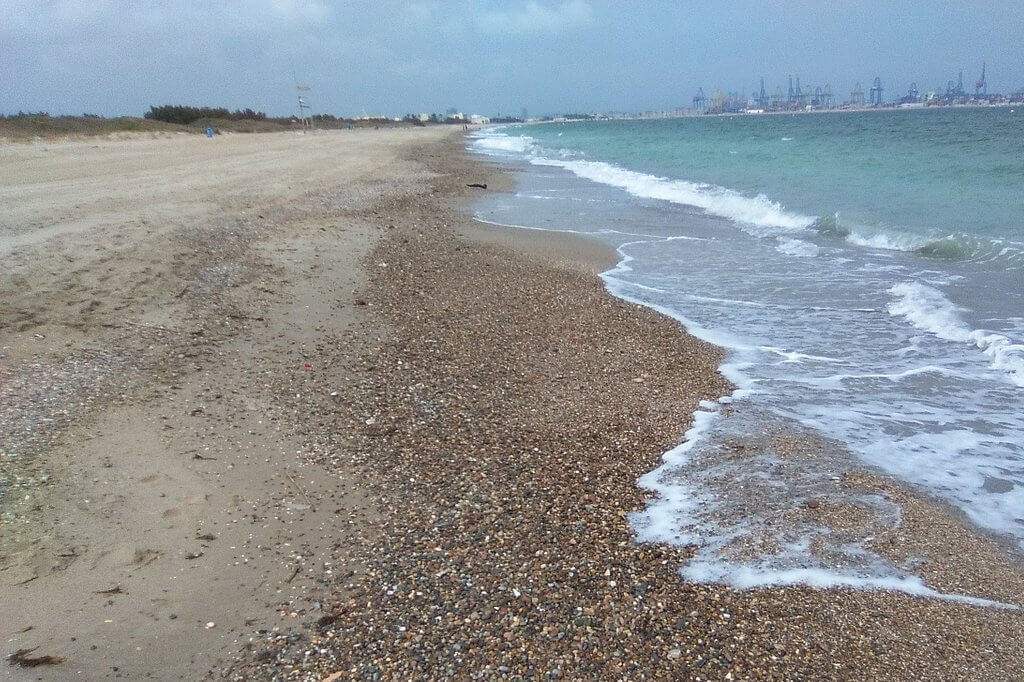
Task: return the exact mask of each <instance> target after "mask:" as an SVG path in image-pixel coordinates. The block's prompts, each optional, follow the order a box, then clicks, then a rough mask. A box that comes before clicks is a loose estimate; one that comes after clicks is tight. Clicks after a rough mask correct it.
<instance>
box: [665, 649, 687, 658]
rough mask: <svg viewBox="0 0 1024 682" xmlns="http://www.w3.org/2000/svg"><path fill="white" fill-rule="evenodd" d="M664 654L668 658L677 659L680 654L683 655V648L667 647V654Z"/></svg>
mask: <svg viewBox="0 0 1024 682" xmlns="http://www.w3.org/2000/svg"><path fill="white" fill-rule="evenodd" d="M666 655H667V656H668V657H669V658H670V659H672V660H675V659H677V658H679V657H680V656H682V655H683V650H682V649H669V650H668V654H666Z"/></svg>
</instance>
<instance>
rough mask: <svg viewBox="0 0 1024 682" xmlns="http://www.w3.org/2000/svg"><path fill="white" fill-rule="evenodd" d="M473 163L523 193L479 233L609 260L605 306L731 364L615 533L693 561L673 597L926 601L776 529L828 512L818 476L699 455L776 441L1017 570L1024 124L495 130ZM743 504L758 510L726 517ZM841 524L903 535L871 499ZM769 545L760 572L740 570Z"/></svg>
mask: <svg viewBox="0 0 1024 682" xmlns="http://www.w3.org/2000/svg"><path fill="white" fill-rule="evenodd" d="M470 148H471V149H472V150H474V151H476V152H479V153H482V154H486V155H488V156H489V157H490V158H491V159H493V160H496V161H498V162H500V163H505V164H512V165H515V166H517V167H518V170H520V171H522V172H520V173H518V174H517V178H518V180H519V184H518V189H517V191H516V192H515V193H514V194H513V195H510V194H495V195H491V196H489V197H487V198H485V199H482V200H481V201H480V202H479V204H478V205H477V207H476V215H477V218H478V219H480V220H482V221H486V222H492V223H497V224H504V225H510V226H518V227H526V228H532V229H548V230H565V231H572V232H580V233H585V234H590V235H591V236H593V237H595V238H598V239H601V240H603V241H605V242H606V243H608V244H610V245H611V246H613V247H614V248H616V249H618V252H619V254H620V257H621V260H620V262H619V264H618V265H617V266H616V267H615V268H613V269H612V270H610V271H608V272H606V273H604V274H603V278H604V280H605V282H606V284H607V287H608V289H609V290H610V291H611V292H612V293H613V294H615V295H617V296H619V297H621V298H624V299H626V300H628V301H632V302H638V303H642V304H644V305H648V306H651V307H653V308H655V309H657V310H659V311H661V312H663V313H665V314H667V315H669V316H671V317H673V318H675V319H677V320H679V321H680V322H681V323H682V324H683V325H685V326H686V328H687V329H688V330H689V331H690V332H691V333H692V334H695V335H696V336H698V337H700V338H703V339H705V340H707V341H710V342H712V343H714V344H717V345H719V346H721V347H723V348H724V349H725V351H726V353H727V359H726V361H725V364H724V365H723V366H722V368H721V369H722V372H723V373H724V374H725V376H726V377H727V378H729V379H730V380H731V381H732V382H733V383H734V384H735V385H736V386H737V391H736V393H735V394H733V395H731V396H723V397H722V398H721V399H720V400H717V401H706V402H705V403H703V404H702V406H701V409H700V411H699V412H698V413H697V415H696V419H695V426H694V427H693V429H691V431H690V433H688V434H687V439H686V441H685V442H684V443H683V444H681V445H680V447H678V448H676V449H675V450H673V451H670V452H669V453H666V455H665V464H664V466H662V467H661V468H659V469H658V470H656V471H653V472H651V473H650V474H648V475H647V476H645V477H644V478H642V479H641V481H640V484H641V485H642V486H644V487H647V488H650V489H651V490H653V491H654V492H656V493H657V497H656V499H655V500H654V501H652V503H651V504H650V505H649V507H648V508H647V509H646V510H645V511H643V512H642V513H638V514H635V515H634V517H633V523H634V528H635V531H636V533H637V536H638V538H639V539H640V540H645V541H660V542H670V543H679V544H691V545H695V546H697V547H699V548H700V550H699V551H698V553H697V556H696V558H695V559H694V560H693V561H692V562H690V564H689V565H688V566H687V567H684V568H683V573H684V575H687V576H688V577H689V578H691V579H694V580H710V581H716V582H727V583H731V584H734V585H737V586H751V585H759V584H762V585H763V584H786V583H795V582H803V583H811V584H820V585H848V586H855V587H856V586H865V587H870V586H876V587H884V588H896V589H905V590H908V591H911V592H918V593H929V590H928V588H926V587H924V585H923V584H922V583H921V581H920V580H919V579H918V578H916V577H915V576H914V575H913V572H912V570H909V569H908V568H907V567H897V566H892V565H889V563H888V562H886V561H885V560H883V559H881V558H880V557H878V556H875V555H874V554H873V553H871V552H870V551H869V550H868V549H867V547H866V545H865V544H864V543H863V542H859V541H858V540H857V539H856V538H849V537H838V536H836V535H835V534H834V533H832V532H831V531H830V530H829V529H826V528H812V527H807V526H804V527H802V528H800V529H798V530H797V531H794V530H793V529H789V530H787V531H785V532H782V531H775V530H773V529H774V528H775V527H776V525H775V524H774V523H773V517H778V516H780V515H783V516H784V515H785V514H786V512H787V510H788V509H794V508H797V507H798V506H799V505H800V504H801V503H806V502H807V500H808V499H809V498H810V497H811V496H815V495H819V494H822V493H823V492H825V493H828V492H831V494H832V495H833V497H834V496H836V495H840V496H841V495H842V494H843V493H842V490H841V488H840V487H839V486H838V485H837V484H836V480H837V477H836V476H835V475H834V474H835V472H834V471H832V470H830V469H829V467H827V466H822V467H819V468H818V469H815V468H814V467H804V468H802V469H800V470H799V471H794V470H793V469H792V467H789V469H787V466H786V462H785V461H783V460H784V458H782V457H781V455H780V453H778V452H775V451H773V450H772V448H771V447H769V446H765V447H764V448H763V449H762V450H763V451H759V452H757V453H756V454H755V455H754V456H753V457H748V458H744V459H742V460H740V463H738V464H736V465H733V466H732V467H731V468H730V465H729V464H728V459H725V460H723V459H722V458H721V457H718V458H716V457H713V456H711V455H712V454H713V452H714V451H715V450H716V448H717V449H719V450H720V449H721V447H722V443H723V442H726V441H729V439H734V438H735V437H748V438H749V439H751V441H752V442H758V437H759V436H763V434H764V433H765V432H766V431H767V430H768V429H769V428H770V424H772V423H775V422H778V421H779V420H782V421H785V422H787V423H790V424H798V425H800V428H802V429H808V430H811V431H813V432H814V433H816V434H818V435H820V436H822V437H824V438H827V439H831V440H832V441H837V442H838V443H839V444H841V445H842V446H845V447H844V449H845V450H848V451H849V452H852V453H854V455H855V456H856V457H857V458H859V461H860V463H862V464H864V465H867V466H868V467H871V468H877V469H879V470H881V471H882V472H885V473H886V474H889V475H891V476H894V477H896V478H898V479H901V480H903V481H905V482H907V483H909V484H911V485H913V486H915V487H917V488H918V489H920V490H923V491H925V492H927V493H928V494H930V495H932V496H934V497H937V498H939V499H941V500H943V501H945V502H948V503H950V504H952V505H954V506H955V507H957V508H959V509H960V510H962V512H963V513H964V514H965V515H966V517H967V518H968V519H969V520H970V521H972V522H973V523H975V524H977V525H978V526H980V527H981V528H984V529H986V530H988V531H991V532H993V533H996V534H998V535H1000V536H1002V537H1004V538H1007V539H1008V540H1009V541H1010V542H1011V543H1012V544H1015V545H1017V546H1018V547H1020V548H1022V549H1024V111H1020V112H1018V111H1015V110H1011V109H1010V108H1002V107H1000V108H987V109H967V108H955V109H954V108H949V109H936V110H914V111H888V112H857V113H855V112H849V113H836V114H802V115H762V116H735V117H693V118H684V119H673V120H648V121H592V122H573V123H566V124H557V123H552V124H545V125H528V126H506V127H501V128H493V129H489V130H485V131H483V132H481V133H479V134H478V135H477V136H476V137H475V138H474V139H472V140H471V142H470ZM729 403H732V404H731V405H729V409H728V412H729V414H730V415H732V416H731V417H730V418H728V419H725V418H723V413H724V406H725V405H727V404H729ZM760 442H764V438H761V439H760ZM737 486H740V487H744V486H746V489H747V490H748V492H749V491H755V492H757V495H758V496H759V498H761V499H762V500H771V504H768V502H762V503H761V507H762V508H748V509H747V510H746V512H745V513H744V514H743V515H741V516H737V515H736V514H735V513H730V511H729V510H730V508H731V505H732V504H733V502H734V500H731V499H730V497H731V496H733V495H734V491H735V490H736V489H737ZM830 486H831V488H832V490H831V491H829V488H830ZM850 502H851V503H855V504H857V505H859V506H860V507H862V508H867V509H870V510H872V513H873V514H875V516H876V520H877V524H876V525H879V526H880V527H889V528H890V529H891V528H892V527H894V526H898V524H899V508H898V507H895V505H893V504H892V503H890V502H888V501H887V500H886V499H884V498H882V497H881V496H863V495H862V496H861V497H860V498H859V499H856V500H850ZM769 507H771V508H769ZM766 532H767V533H775V534H776V537H773V538H772V542H771V543H770V544H771V545H772V547H773V548H774V549H773V551H771V552H766V553H764V555H761V556H757V555H756V553H755V554H754V555H752V554H751V552H749V551H747V550H744V551H740V550H738V549H735V548H737V547H748V548H749V545H750V542H749V541H745V538H750V537H753V536H754V535H755V534H759V535H762V536H763V534H764V533H766ZM762 539H763V538H762ZM823 539H825V540H828V541H829V542H831V550H830V551H829V552H826V553H825V554H826V555H827V556H826V557H825V558H823V557H822V552H821V551H818V552H817V553H814V552H811V551H810V547H811V546H812V545H814V546H816V547H818V548H819V550H820V547H821V546H822V542H821V541H822V540H823ZM759 541H760V540H759Z"/></svg>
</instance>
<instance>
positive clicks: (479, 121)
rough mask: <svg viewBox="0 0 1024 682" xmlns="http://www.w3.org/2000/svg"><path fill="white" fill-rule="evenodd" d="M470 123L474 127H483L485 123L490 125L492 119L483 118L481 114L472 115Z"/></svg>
mask: <svg viewBox="0 0 1024 682" xmlns="http://www.w3.org/2000/svg"><path fill="white" fill-rule="evenodd" d="M469 122H470V123H472V124H473V125H483V124H484V123H490V122H491V119H490V118H488V117H487V116H481V115H480V114H470V115H469Z"/></svg>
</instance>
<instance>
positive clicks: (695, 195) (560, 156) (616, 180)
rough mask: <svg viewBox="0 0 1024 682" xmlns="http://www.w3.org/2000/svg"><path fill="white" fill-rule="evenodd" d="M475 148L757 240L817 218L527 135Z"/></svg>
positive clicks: (497, 137) (496, 137) (477, 142)
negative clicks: (656, 202)
mask: <svg viewBox="0 0 1024 682" xmlns="http://www.w3.org/2000/svg"><path fill="white" fill-rule="evenodd" d="M473 146H474V147H475V148H476V149H477V151H481V152H483V153H487V154H495V153H497V154H500V155H520V156H524V157H526V158H527V159H528V160H529V161H530V162H531V163H533V164H536V165H540V166H556V167H559V168H565V169H566V170H568V171H571V172H572V173H574V174H576V175H577V176H579V177H581V178H585V179H587V180H592V181H593V182H598V183H601V184H605V185H611V186H612V187H618V188H620V189H623V190H625V191H627V192H629V193H630V194H632V195H634V196H638V197H643V198H645V199H660V200H663V201H670V202H672V203H676V204H683V205H686V206H695V207H697V208H700V209H703V210H704V211H706V212H707V213H709V214H711V215H716V216H719V217H722V218H729V219H731V220H734V221H736V222H737V223H740V224H741V225H742V226H746V227H748V228H755V231H754V234H757V236H767V235H771V234H774V233H777V232H794V231H801V230H804V229H806V228H808V227H810V226H811V224H812V223H814V218H811V217H808V216H804V215H800V214H798V213H792V212H789V211H786V210H785V209H784V208H783V207H782V206H781V205H780V204H779V203H777V202H774V201H772V200H771V199H769V198H768V197H766V196H765V195H763V194H759V195H757V196H755V197H747V196H744V195H742V194H740V193H739V192H735V191H733V190H730V189H727V188H725V187H719V186H717V185H709V184H704V183H696V182H689V181H687V180H674V179H670V178H663V177H658V176H655V175H649V174H647V173H638V172H636V171H631V170H627V169H625V168H620V167H619V166H616V165H614V164H610V163H605V162H604V161H588V160H584V159H581V158H580V156H581V154H580V153H579V152H575V151H573V150H568V149H559V150H545V149H543V148H541V147H539V146H538V145H537V143H536V140H535V139H534V138H532V137H529V136H525V135H524V136H514V135H508V134H507V133H504V132H501V131H499V132H492V133H490V134H487V135H485V136H483V137H478V138H475V139H474V141H473Z"/></svg>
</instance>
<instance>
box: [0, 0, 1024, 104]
mask: <svg viewBox="0 0 1024 682" xmlns="http://www.w3.org/2000/svg"><path fill="white" fill-rule="evenodd" d="M1022 45H1024V0H973V1H962V2H952V1H949V2H946V1H943V0H831V1H830V2H826V1H825V0H700V1H698V0H677V1H674V2H673V1H670V0H665V1H658V0H650V1H646V0H637V1H635V2H626V1H624V0H622V1H620V0H500V1H499V0H479V1H477V2H473V1H470V0H445V1H441V0H436V1H435V0H419V1H410V2H397V1H391V0H377V1H376V2H362V1H350V2H331V1H329V0H216V1H213V0H210V1H200V0H175V1H171V0H166V1H163V2H161V1H157V0H151V1H146V0H132V1H129V0H67V1H65V2H60V1H57V0H0V112H2V113H12V112H17V111H18V110H25V111H29V110H31V111H40V110H42V111H49V112H51V113H54V114H57V113H73V114H80V113H83V112H90V113H98V114H105V115H119V114H130V115H140V114H142V113H143V112H144V111H146V110H147V109H148V108H149V106H150V105H152V104H172V103H173V104H193V105H210V106H227V107H230V108H243V107H252V108H254V109H258V110H262V111H266V112H267V113H270V114H275V115H286V114H290V113H294V110H295V105H294V98H295V87H294V86H295V81H294V79H295V78H298V80H300V81H302V82H304V83H308V84H309V85H310V86H311V87H312V91H311V93H310V97H309V99H310V101H311V103H312V105H313V109H314V111H316V112H331V113H335V114H339V115H343V114H344V115H351V114H361V113H363V112H366V113H368V114H377V113H383V114H388V115H401V114H404V113H407V112H416V113H418V112H434V111H438V112H443V111H444V110H446V109H447V108H449V107H457V108H458V109H459V110H460V111H464V112H466V113H483V114H495V113H499V112H500V113H514V114H518V113H519V112H520V110H521V109H522V108H526V109H528V110H529V112H530V113H531V114H540V113H556V112H567V111H614V110H619V111H621V110H628V111H638V110H647V109H658V110H660V109H671V108H675V107H679V106H684V105H689V103H690V101H691V99H692V97H693V95H694V93H695V92H696V89H697V88H698V87H703V88H704V90H705V92H707V93H709V94H710V93H711V92H712V91H714V90H716V89H718V88H721V89H723V90H727V91H728V90H739V89H742V90H743V91H744V92H748V93H749V92H750V91H752V90H754V89H756V88H757V86H758V79H759V77H761V76H764V77H765V81H766V87H767V89H768V91H769V93H771V92H773V91H774V90H775V88H776V87H777V86H782V87H783V89H785V87H786V77H787V75H789V74H793V75H799V76H800V77H801V82H802V84H803V86H804V87H805V88H806V87H809V86H810V87H813V86H815V85H824V84H825V83H830V84H831V85H832V88H833V90H834V91H835V93H836V94H837V98H838V99H839V100H843V99H847V98H848V97H849V92H850V90H851V89H852V87H853V84H854V83H855V82H857V81H859V82H861V83H862V84H863V85H864V89H865V90H867V88H868V86H869V85H870V83H871V81H872V80H873V79H874V78H875V76H879V77H881V79H882V83H883V85H884V87H885V88H886V96H887V98H888V97H889V96H892V95H894V94H902V93H905V92H906V90H907V88H908V86H909V85H910V83H911V82H912V81H916V82H917V84H918V87H919V88H920V89H921V91H922V92H923V91H926V90H929V89H935V88H936V87H938V86H940V85H944V84H945V83H946V81H947V80H949V79H956V74H957V71H958V70H960V69H963V70H964V82H965V87H967V88H968V89H970V90H971V91H973V85H974V81H975V80H976V79H977V77H978V75H979V72H980V70H981V62H982V60H986V61H987V63H988V77H989V92H995V91H1003V92H1007V91H1010V90H1016V89H1019V88H1022V87H1024V49H1022Z"/></svg>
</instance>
